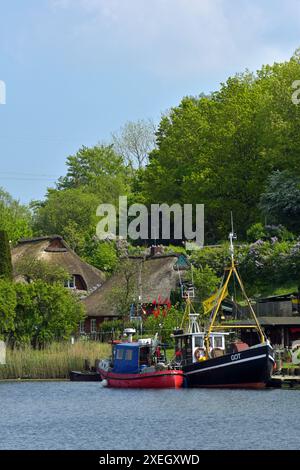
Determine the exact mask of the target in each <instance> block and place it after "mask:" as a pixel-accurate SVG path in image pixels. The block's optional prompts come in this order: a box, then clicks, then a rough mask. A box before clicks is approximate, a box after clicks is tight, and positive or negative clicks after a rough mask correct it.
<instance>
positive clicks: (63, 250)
mask: <svg viewBox="0 0 300 470" xmlns="http://www.w3.org/2000/svg"><path fill="white" fill-rule="evenodd" d="M26 258H27V259H36V260H43V261H45V262H47V263H50V264H52V265H54V266H60V267H62V268H64V269H65V270H66V271H67V272H68V273H69V274H70V275H71V276H73V275H79V276H81V277H82V278H83V280H84V281H85V283H86V286H87V290H92V289H96V288H97V287H99V286H100V285H102V284H103V282H104V281H105V275H104V273H103V272H101V271H99V269H96V268H94V267H93V266H91V265H90V264H88V263H86V262H85V261H82V259H81V258H80V257H79V256H78V255H77V254H76V253H75V252H74V251H73V250H72V249H71V248H70V247H69V246H68V245H67V243H66V242H65V241H64V240H63V238H62V237H61V236H59V235H52V236H48V237H38V238H30V239H23V240H20V242H19V243H18V245H17V246H16V247H15V248H14V249H13V250H12V262H13V267H14V271H15V273H16V267H17V265H18V262H20V261H21V260H24V259H26Z"/></svg>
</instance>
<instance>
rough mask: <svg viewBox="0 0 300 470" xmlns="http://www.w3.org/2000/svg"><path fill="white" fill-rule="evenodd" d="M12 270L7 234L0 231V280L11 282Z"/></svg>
mask: <svg viewBox="0 0 300 470" xmlns="http://www.w3.org/2000/svg"><path fill="white" fill-rule="evenodd" d="M12 278H13V269H12V262H11V252H10V246H9V240H8V236H7V232H4V231H3V230H0V279H6V280H12Z"/></svg>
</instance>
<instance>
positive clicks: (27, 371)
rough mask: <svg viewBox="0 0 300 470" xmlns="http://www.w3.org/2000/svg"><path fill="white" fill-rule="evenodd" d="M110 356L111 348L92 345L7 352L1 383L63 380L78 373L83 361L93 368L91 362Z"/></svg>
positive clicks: (64, 345) (103, 345) (94, 342)
mask: <svg viewBox="0 0 300 470" xmlns="http://www.w3.org/2000/svg"><path fill="white" fill-rule="evenodd" d="M110 354H111V346H110V345H109V344H105V343H98V342H96V341H78V342H76V343H75V344H73V345H72V344H70V343H53V344H51V345H50V346H48V347H46V348H45V349H43V350H36V349H33V348H31V347H29V346H26V347H24V348H22V349H14V350H12V349H9V348H8V349H7V351H6V365H2V366H1V365H0V380H3V379H66V378H68V377H69V372H70V371H71V370H81V369H82V368H83V363H84V360H85V359H88V360H89V361H90V363H91V365H94V362H95V359H102V358H104V357H106V356H109V355H110Z"/></svg>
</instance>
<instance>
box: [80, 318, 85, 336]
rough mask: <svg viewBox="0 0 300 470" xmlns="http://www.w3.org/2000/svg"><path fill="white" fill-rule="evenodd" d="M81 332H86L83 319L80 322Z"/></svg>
mask: <svg viewBox="0 0 300 470" xmlns="http://www.w3.org/2000/svg"><path fill="white" fill-rule="evenodd" d="M79 332H80V333H81V334H84V333H85V330H84V321H81V322H80V323H79Z"/></svg>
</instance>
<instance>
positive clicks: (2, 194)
mask: <svg viewBox="0 0 300 470" xmlns="http://www.w3.org/2000/svg"><path fill="white" fill-rule="evenodd" d="M0 230H5V231H6V232H7V233H8V239H9V240H10V241H11V242H12V245H15V244H16V243H17V242H18V241H19V240H20V238H28V237H31V236H32V217H31V213H30V211H29V209H28V207H26V206H23V205H21V204H20V203H19V202H18V201H16V200H14V199H13V198H12V197H11V196H10V194H8V193H7V192H6V191H4V190H3V189H1V188H0Z"/></svg>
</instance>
